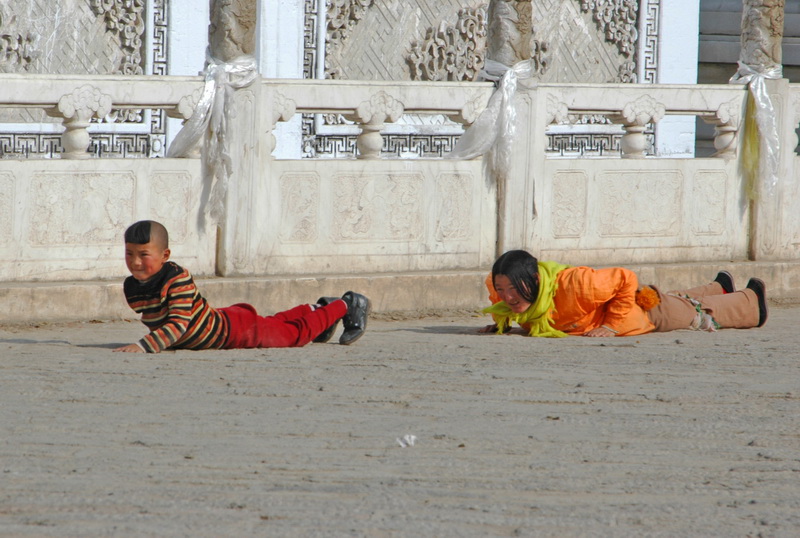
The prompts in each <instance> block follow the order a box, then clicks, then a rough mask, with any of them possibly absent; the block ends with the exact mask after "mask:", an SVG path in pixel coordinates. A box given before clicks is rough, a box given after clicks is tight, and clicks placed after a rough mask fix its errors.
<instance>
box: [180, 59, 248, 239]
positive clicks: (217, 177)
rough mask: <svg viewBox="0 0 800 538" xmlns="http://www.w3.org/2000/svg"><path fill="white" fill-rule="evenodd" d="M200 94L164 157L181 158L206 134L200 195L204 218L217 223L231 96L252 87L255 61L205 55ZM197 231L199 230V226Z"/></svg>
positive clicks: (227, 166) (227, 163)
mask: <svg viewBox="0 0 800 538" xmlns="http://www.w3.org/2000/svg"><path fill="white" fill-rule="evenodd" d="M202 74H203V75H204V76H205V86H204V88H203V94H202V95H201V96H200V100H199V101H198V103H197V106H196V107H195V109H194V112H193V114H192V116H191V117H190V118H189V119H188V120H187V121H186V123H185V124H184V126H183V128H182V129H181V130H180V132H178V134H177V135H176V136H175V140H173V142H172V144H171V145H170V147H169V151H167V157H185V156H187V154H188V153H189V152H190V151H191V150H192V148H193V147H194V146H195V144H197V142H198V140H200V138H201V137H202V136H203V135H205V134H207V136H206V137H205V139H204V144H203V163H204V165H205V167H206V171H207V173H206V174H205V177H206V179H205V180H206V181H207V184H206V185H204V188H203V192H204V195H205V194H207V197H206V196H204V200H207V202H206V204H205V211H204V212H201V214H200V215H201V218H204V215H205V214H208V216H209V217H210V218H211V219H212V220H214V221H219V220H220V219H221V218H222V216H223V214H224V207H225V193H226V191H227V187H228V186H227V182H228V177H230V175H231V165H232V163H231V157H230V151H229V150H228V142H229V134H228V132H227V131H228V121H229V120H230V119H232V118H233V117H235V113H236V109H235V106H234V100H233V93H234V91H235V90H237V89H239V88H244V87H246V86H249V85H250V84H252V83H253V81H254V80H255V79H256V77H257V76H258V72H257V70H256V61H255V58H253V57H252V56H240V57H239V58H235V59H234V60H232V61H230V62H221V61H219V60H217V59H216V58H214V57H212V56H211V55H210V54H208V53H207V55H206V68H205V70H204V71H203V73H202ZM200 224H201V226H200V229H203V226H202V223H200Z"/></svg>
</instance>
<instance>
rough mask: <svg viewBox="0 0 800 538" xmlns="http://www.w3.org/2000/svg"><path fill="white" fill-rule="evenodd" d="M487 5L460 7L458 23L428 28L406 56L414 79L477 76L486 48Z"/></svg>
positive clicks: (469, 77)
mask: <svg viewBox="0 0 800 538" xmlns="http://www.w3.org/2000/svg"><path fill="white" fill-rule="evenodd" d="M485 49H486V5H483V6H480V7H477V8H472V9H461V10H459V12H458V21H457V22H456V24H455V25H445V24H442V25H441V26H439V27H438V28H428V31H427V32H426V34H425V39H424V40H423V41H421V42H417V43H414V44H413V45H412V46H411V53H410V54H409V55H408V57H407V61H408V64H409V66H410V67H411V80H452V81H471V80H475V77H477V75H478V73H479V72H480V70H481V69H482V68H483V62H484V57H485V52H486V50H485Z"/></svg>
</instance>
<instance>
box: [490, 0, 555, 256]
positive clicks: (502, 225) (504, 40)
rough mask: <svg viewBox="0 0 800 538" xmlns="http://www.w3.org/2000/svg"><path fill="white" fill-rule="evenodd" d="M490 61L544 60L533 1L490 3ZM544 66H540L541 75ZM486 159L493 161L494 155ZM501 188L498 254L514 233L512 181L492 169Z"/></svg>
mask: <svg viewBox="0 0 800 538" xmlns="http://www.w3.org/2000/svg"><path fill="white" fill-rule="evenodd" d="M487 19H488V23H487V33H486V59H487V60H494V61H496V62H500V63H501V64H503V65H506V66H509V67H511V66H513V65H514V64H516V63H518V62H521V61H523V60H530V59H531V58H532V57H533V58H534V61H537V59H538V60H541V51H537V50H536V49H537V45H536V43H535V42H534V39H533V8H532V4H531V0H490V2H489V8H488V11H487ZM543 67H544V66H543V64H542V63H541V62H540V63H538V64H536V68H537V69H536V70H537V72H538V71H539V70H540V68H541V69H543ZM484 158H485V159H486V158H488V159H491V158H492V157H491V155H486V156H484ZM489 173H490V174H492V175H493V176H494V177H493V179H494V182H495V185H496V188H497V244H496V245H495V250H496V254H497V255H499V254H502V253H503V252H504V251H505V250H506V243H507V242H509V241H508V238H509V235H511V230H509V227H508V226H507V225H506V223H507V220H508V219H507V216H508V204H507V202H506V200H507V198H508V178H507V177H506V176H505V175H502V176H501V175H499V174H497V173H495V172H494V171H493V170H491V167H489Z"/></svg>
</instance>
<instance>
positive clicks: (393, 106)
mask: <svg viewBox="0 0 800 538" xmlns="http://www.w3.org/2000/svg"><path fill="white" fill-rule="evenodd" d="M404 109H405V107H404V106H403V103H401V102H400V101H398V100H397V99H395V98H394V97H392V96H391V95H389V94H387V93H386V92H384V91H380V92H378V93H376V94H375V95H373V96H372V98H371V99H370V100H369V101H364V102H363V103H361V104H360V105H358V108H356V110H355V113H354V114H348V115H346V117H347V119H348V120H351V121H355V122H356V123H358V124H359V127H360V128H361V134H359V135H358V140H357V141H356V147H357V148H358V158H359V159H377V158H378V157H379V156H380V153H381V147H382V146H383V137H382V136H381V131H382V130H383V129H384V127H385V126H386V123H385V122H386V121H390V122H394V121H397V120H398V119H400V116H402V115H403V111H404Z"/></svg>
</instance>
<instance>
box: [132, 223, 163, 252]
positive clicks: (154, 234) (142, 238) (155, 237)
mask: <svg viewBox="0 0 800 538" xmlns="http://www.w3.org/2000/svg"><path fill="white" fill-rule="evenodd" d="M150 241H153V242H154V243H156V244H158V245H159V246H160V247H161V248H163V249H168V248H169V232H167V229H166V228H165V227H164V225H163V224H161V223H160V222H156V221H154V220H140V221H139V222H134V223H133V224H131V225H130V226H128V229H127V230H125V242H126V243H132V244H134V245H146V244H147V243H149V242H150Z"/></svg>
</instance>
